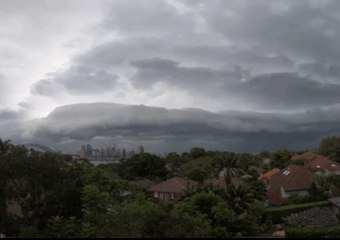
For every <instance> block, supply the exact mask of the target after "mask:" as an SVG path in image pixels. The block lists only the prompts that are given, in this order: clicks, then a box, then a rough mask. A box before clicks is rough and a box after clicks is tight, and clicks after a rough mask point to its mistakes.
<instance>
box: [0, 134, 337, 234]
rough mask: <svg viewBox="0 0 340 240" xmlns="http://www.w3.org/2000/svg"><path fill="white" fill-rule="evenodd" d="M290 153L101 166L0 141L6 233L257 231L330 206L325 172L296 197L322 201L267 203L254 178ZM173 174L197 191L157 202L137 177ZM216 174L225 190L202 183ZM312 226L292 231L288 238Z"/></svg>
mask: <svg viewBox="0 0 340 240" xmlns="http://www.w3.org/2000/svg"><path fill="white" fill-rule="evenodd" d="M333 140H334V139H333ZM333 140H332V141H333ZM329 141H330V140H327V141H326V143H327V144H322V146H323V150H322V149H320V151H321V150H322V151H326V150H325V149H329V148H327V147H325V146H328V145H329ZM334 141H335V140H334ZM332 146H333V145H332ZM334 146H336V145H334ZM334 149H335V148H334V147H332V148H331V150H329V151H331V152H332V151H335V150H334ZM327 151H328V150H327ZM333 155H334V154H333ZM292 156H293V153H292V152H291V151H290V150H288V149H278V150H276V151H274V152H271V153H270V152H261V153H259V154H246V153H242V154H239V153H233V152H221V151H206V150H205V149H203V148H197V147H196V148H193V149H191V150H190V151H189V152H184V153H182V154H178V153H169V154H167V156H165V157H161V156H158V155H155V154H150V153H141V154H137V155H135V156H133V157H131V158H124V159H121V161H120V162H119V163H115V164H106V165H99V166H96V167H95V166H93V165H92V164H91V163H90V162H89V161H88V160H87V159H73V158H72V157H71V156H67V155H62V154H59V153H41V152H36V151H34V150H32V149H27V148H25V147H23V146H15V145H13V144H11V141H10V140H6V141H3V140H1V139H0V233H1V234H5V235H6V236H7V237H103V238H104V237H105V238H106V237H124V238H125V237H126V238H130V237H143V238H154V237H158V238H186V237H216V238H220V237H222V238H224V237H239V236H261V234H264V233H268V232H271V231H272V230H273V228H272V224H276V223H282V218H283V217H285V216H288V215H290V214H291V213H295V212H299V211H302V210H305V209H308V208H312V207H320V206H328V205H329V203H328V202H327V201H321V202H320V201H319V200H324V199H326V198H327V197H328V194H329V193H331V192H334V189H335V188H336V189H340V178H339V177H338V176H330V177H319V178H316V180H315V183H313V184H312V185H311V188H310V193H311V196H310V198H308V199H297V198H296V199H295V201H296V202H299V201H302V202H303V201H308V202H310V201H318V202H311V203H306V204H298V205H297V204H294V205H289V206H283V207H275V208H268V207H266V205H265V195H266V187H265V185H264V184H263V183H262V182H261V181H259V180H258V177H259V176H260V174H261V173H262V172H261V171H262V170H263V159H267V158H270V159H271V162H270V167H269V169H271V168H273V167H280V168H283V167H285V166H286V165H287V164H290V163H291V158H292ZM172 176H180V177H184V178H188V179H192V180H196V181H197V182H198V188H197V189H196V190H195V191H188V192H187V193H186V195H185V196H184V197H183V198H182V199H181V201H179V202H175V203H174V202H166V201H160V202H155V201H154V199H153V198H152V197H151V195H150V194H149V193H148V192H147V190H146V189H143V188H141V187H137V185H135V183H134V181H135V180H145V179H148V180H152V181H154V182H156V183H157V182H160V181H162V180H165V179H168V178H170V177H172ZM219 177H220V178H219ZM218 178H219V179H222V182H224V184H225V187H222V188H221V187H216V186H211V185H207V184H206V183H207V180H214V179H215V180H216V179H218ZM235 179H237V184H236V183H235V182H234V181H233V180H235ZM13 203H16V204H18V206H20V211H19V212H20V214H10V212H11V211H8V209H9V207H10V206H12V207H13V205H11V204H13ZM306 231H307V230H305V229H289V230H288V231H287V235H288V236H295V237H296V236H301V235H303V234H305V233H306ZM322 231H326V233H327V234H328V235H327V236H338V235H337V234H338V232H337V231H338V229H329V230H325V229H315V230H313V233H308V234H309V235H308V236H312V235H313V236H320V234H321V233H320V232H322ZM326 233H325V234H326Z"/></svg>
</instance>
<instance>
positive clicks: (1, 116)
mask: <svg viewBox="0 0 340 240" xmlns="http://www.w3.org/2000/svg"><path fill="white" fill-rule="evenodd" d="M23 115H24V114H23V112H21V111H11V110H1V109H0V123H1V122H7V121H14V120H18V119H20V118H21V117H22V116H23Z"/></svg>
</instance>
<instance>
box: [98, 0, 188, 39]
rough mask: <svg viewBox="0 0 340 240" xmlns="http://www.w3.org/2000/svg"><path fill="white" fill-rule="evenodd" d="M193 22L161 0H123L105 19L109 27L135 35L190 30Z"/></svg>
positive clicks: (105, 24) (155, 34)
mask: <svg viewBox="0 0 340 240" xmlns="http://www.w3.org/2000/svg"><path fill="white" fill-rule="evenodd" d="M193 24H194V23H193V22H192V20H191V19H190V18H187V17H186V16H185V14H179V13H178V12H177V11H176V9H175V8H174V7H173V6H172V5H170V4H167V3H166V2H165V1H159V0H139V1H131V0H128V1H122V2H120V3H119V4H117V5H114V7H113V9H112V12H111V14H110V17H108V18H107V19H106V20H104V21H103V25H104V26H105V27H106V28H108V29H111V30H116V31H119V32H122V33H124V34H128V35H134V36H138V35H142V36H145V35H148V36H159V35H160V34H165V35H171V34H173V33H174V32H185V31H190V30H191V28H192V26H193ZM173 37H175V36H173Z"/></svg>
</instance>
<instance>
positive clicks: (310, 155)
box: [292, 151, 324, 164]
mask: <svg viewBox="0 0 340 240" xmlns="http://www.w3.org/2000/svg"><path fill="white" fill-rule="evenodd" d="M320 157H324V156H321V155H320V154H317V153H315V152H310V151H308V152H304V153H302V154H296V155H294V156H293V157H292V160H294V161H297V160H303V161H304V162H305V164H306V163H308V162H310V161H312V160H314V159H316V158H320Z"/></svg>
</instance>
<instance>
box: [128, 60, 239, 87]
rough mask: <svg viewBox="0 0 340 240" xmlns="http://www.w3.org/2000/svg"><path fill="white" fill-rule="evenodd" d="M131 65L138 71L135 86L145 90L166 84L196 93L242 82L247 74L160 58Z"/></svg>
mask: <svg viewBox="0 0 340 240" xmlns="http://www.w3.org/2000/svg"><path fill="white" fill-rule="evenodd" d="M131 65H132V66H134V67H136V68H137V69H138V71H137V72H136V73H135V75H134V76H133V77H132V81H133V84H134V85H135V86H136V87H145V88H148V87H150V86H151V85H153V84H154V83H157V82H166V83H168V84H169V85H174V86H176V87H182V88H185V89H186V90H189V91H196V90H197V89H201V88H202V87H203V86H204V87H206V86H209V87H208V88H216V87H217V88H218V87H220V86H221V84H223V83H228V81H229V82H232V81H237V80H241V79H242V75H243V74H246V72H242V69H235V70H234V71H233V72H224V71H219V70H214V69H209V68H200V67H181V66H179V63H176V62H174V61H171V60H168V59H160V58H155V59H144V60H138V61H132V62H131ZM216 84H217V86H216Z"/></svg>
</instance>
